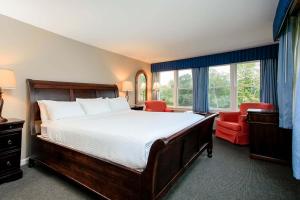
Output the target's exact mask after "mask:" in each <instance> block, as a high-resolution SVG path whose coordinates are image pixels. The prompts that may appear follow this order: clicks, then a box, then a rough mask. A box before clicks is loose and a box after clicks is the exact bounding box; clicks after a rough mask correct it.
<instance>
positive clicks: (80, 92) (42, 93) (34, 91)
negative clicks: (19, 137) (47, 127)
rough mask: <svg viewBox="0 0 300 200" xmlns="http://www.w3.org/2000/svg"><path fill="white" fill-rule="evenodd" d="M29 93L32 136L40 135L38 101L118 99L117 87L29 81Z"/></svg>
mask: <svg viewBox="0 0 300 200" xmlns="http://www.w3.org/2000/svg"><path fill="white" fill-rule="evenodd" d="M27 86H28V91H29V123H28V125H29V130H30V133H31V134H32V135H35V134H38V133H39V131H36V130H37V128H36V126H37V124H38V122H40V109H39V106H38V104H37V101H38V100H56V101H75V100H76V98H97V97H110V98H114V97H118V96H119V92H118V87H117V85H106V84H91V83H71V82H56V81H42V80H31V79H27Z"/></svg>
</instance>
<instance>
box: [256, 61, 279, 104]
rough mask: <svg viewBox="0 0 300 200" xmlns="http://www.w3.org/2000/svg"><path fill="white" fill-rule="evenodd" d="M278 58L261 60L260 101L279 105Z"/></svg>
mask: <svg viewBox="0 0 300 200" xmlns="http://www.w3.org/2000/svg"><path fill="white" fill-rule="evenodd" d="M277 71H278V59H276V58H274V59H266V60H261V61H260V101H261V102H264V103H271V104H273V105H275V107H277V105H278V103H277Z"/></svg>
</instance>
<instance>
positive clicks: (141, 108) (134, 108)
mask: <svg viewBox="0 0 300 200" xmlns="http://www.w3.org/2000/svg"><path fill="white" fill-rule="evenodd" d="M131 110H144V106H143V105H140V106H138V105H135V106H132V107H131Z"/></svg>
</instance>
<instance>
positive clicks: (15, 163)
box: [0, 119, 24, 183]
mask: <svg viewBox="0 0 300 200" xmlns="http://www.w3.org/2000/svg"><path fill="white" fill-rule="evenodd" d="M23 124H24V121H23V120H18V119H8V121H7V122H4V123H0V183H3V182H7V181H12V180H16V179H19V178H21V177H22V175H23V173H22V170H21V169H20V160H21V159H20V157H21V140H22V128H23Z"/></svg>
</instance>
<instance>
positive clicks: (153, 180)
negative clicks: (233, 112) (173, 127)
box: [142, 114, 216, 199]
mask: <svg viewBox="0 0 300 200" xmlns="http://www.w3.org/2000/svg"><path fill="white" fill-rule="evenodd" d="M215 117H216V114H212V115H210V116H208V117H206V118H205V119H204V120H203V121H202V122H200V123H198V124H196V125H193V126H192V127H188V128H186V129H184V130H182V131H181V132H179V133H177V134H176V135H173V136H171V137H169V138H165V139H160V140H157V141H156V142H155V143H154V144H153V145H152V147H151V150H150V155H149V160H148V165H147V167H146V169H145V170H144V171H143V174H142V191H143V192H142V194H143V199H159V198H160V197H162V196H163V195H164V194H165V193H166V192H167V191H168V189H169V188H170V187H171V186H172V185H173V184H174V182H175V181H176V179H177V178H178V177H179V176H180V175H181V174H182V173H183V172H184V171H185V169H186V168H187V167H189V166H190V164H191V163H192V161H194V160H195V159H196V158H197V157H198V156H199V155H200V154H201V153H202V152H203V151H204V150H206V151H207V156H208V157H212V147H213V144H212V127H213V123H214V118H215Z"/></svg>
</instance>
